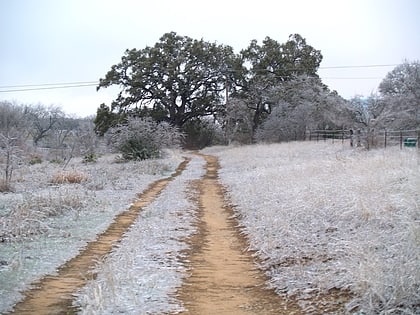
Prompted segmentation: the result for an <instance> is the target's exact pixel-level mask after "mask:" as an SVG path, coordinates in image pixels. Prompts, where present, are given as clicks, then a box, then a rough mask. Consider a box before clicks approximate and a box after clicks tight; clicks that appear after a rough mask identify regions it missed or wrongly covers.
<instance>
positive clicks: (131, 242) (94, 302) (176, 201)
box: [75, 157, 204, 315]
mask: <svg viewBox="0 0 420 315" xmlns="http://www.w3.org/2000/svg"><path fill="white" fill-rule="evenodd" d="M203 175H204V160H203V159H202V158H198V157H193V158H192V160H191V161H190V163H189V164H188V166H187V169H186V170H184V172H183V173H182V174H181V175H180V176H178V177H176V178H175V179H174V180H173V181H171V182H170V183H169V185H168V186H167V187H166V188H165V189H164V190H163V191H162V193H161V194H160V195H159V196H158V197H157V198H156V199H155V200H154V201H153V202H152V203H151V204H150V205H149V206H147V207H145V208H144V209H143V210H142V211H141V214H140V216H139V218H138V219H137V220H136V222H135V223H134V224H133V226H132V227H131V228H130V230H129V231H128V232H127V233H126V234H125V235H124V238H123V239H122V241H121V242H120V243H119V245H118V247H117V248H115V249H114V250H113V251H112V252H111V253H110V254H109V255H108V256H107V257H106V258H105V259H104V261H102V262H101V263H100V264H99V265H98V266H97V267H96V273H97V276H96V279H95V280H92V281H90V282H89V283H88V284H87V285H86V286H85V287H84V288H83V289H81V290H80V291H79V292H78V293H77V300H76V302H75V305H76V306H77V307H79V308H80V309H81V310H80V312H79V313H80V314H85V315H87V314H119V313H124V314H150V313H153V314H157V313H158V314H162V313H165V314H166V313H169V312H172V313H173V312H179V311H181V310H182V309H183V307H182V305H181V304H180V302H179V301H177V300H176V298H175V293H176V289H177V288H178V287H180V286H181V285H182V279H183V278H184V277H185V276H186V267H185V266H184V264H183V258H185V252H184V251H185V250H186V249H187V248H188V244H187V243H186V240H187V238H188V237H189V236H191V235H192V234H193V233H194V232H195V227H194V223H195V220H196V217H195V214H196V211H197V209H196V208H197V205H196V204H195V203H194V202H193V201H191V195H190V194H191V191H189V189H188V186H189V183H190V182H191V181H193V180H196V179H199V178H200V177H201V176H203Z"/></svg>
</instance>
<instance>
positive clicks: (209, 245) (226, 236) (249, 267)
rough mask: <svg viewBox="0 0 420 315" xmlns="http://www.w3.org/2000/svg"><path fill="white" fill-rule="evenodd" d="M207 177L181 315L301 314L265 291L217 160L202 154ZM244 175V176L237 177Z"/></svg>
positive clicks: (182, 290)
mask: <svg viewBox="0 0 420 315" xmlns="http://www.w3.org/2000/svg"><path fill="white" fill-rule="evenodd" d="M203 158H205V160H206V162H207V165H206V168H207V172H206V175H205V176H204V177H203V178H202V179H201V180H199V181H197V182H196V184H197V185H198V188H199V191H200V195H199V196H198V197H197V198H198V202H199V205H200V222H199V223H198V228H199V232H198V233H197V234H196V235H195V236H193V238H191V239H190V245H191V250H190V253H189V257H188V261H189V262H190V263H189V268H190V273H191V275H190V277H189V278H187V280H185V283H184V285H183V286H182V287H181V288H180V290H179V291H178V298H180V299H181V301H182V302H183V305H184V307H185V308H186V309H187V311H185V312H183V313H181V314H183V315H189V314H194V315H207V314H208V315H210V314H212V315H213V314H218V315H223V314H226V315H227V314H229V315H241V314H244V315H245V314H247V315H249V314H260V315H274V314H275V315H280V314H301V311H300V309H299V307H298V306H297V305H296V304H292V303H289V302H287V301H285V300H284V299H282V298H280V297H279V296H278V295H277V294H276V293H275V292H274V291H273V290H269V289H267V288H266V287H265V280H266V279H265V277H264V275H263V274H262V272H261V271H259V270H258V269H257V268H256V267H255V264H254V263H253V260H252V257H251V255H250V254H249V252H246V251H245V248H246V246H247V243H246V240H245V239H244V237H243V236H241V234H240V232H239V230H238V228H237V222H236V220H235V219H233V218H232V215H233V211H232V209H230V208H229V207H228V206H227V205H226V201H225V197H224V194H223V188H222V186H221V184H220V183H219V181H218V175H217V172H218V169H219V164H218V160H217V158H216V157H214V156H210V155H203ZM238 176H240V174H238Z"/></svg>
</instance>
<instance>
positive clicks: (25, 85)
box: [0, 81, 98, 89]
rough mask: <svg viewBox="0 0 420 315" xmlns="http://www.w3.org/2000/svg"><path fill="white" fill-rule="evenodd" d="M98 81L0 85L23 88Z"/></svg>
mask: <svg viewBox="0 0 420 315" xmlns="http://www.w3.org/2000/svg"><path fill="white" fill-rule="evenodd" d="M97 83H98V81H81V82H62V83H42V84H20V85H2V86H0V89H3V88H23V87H34V86H36V87H38V86H53V85H60V86H63V85H75V84H97Z"/></svg>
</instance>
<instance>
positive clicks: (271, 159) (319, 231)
mask: <svg viewBox="0 0 420 315" xmlns="http://www.w3.org/2000/svg"><path fill="white" fill-rule="evenodd" d="M218 150H220V151H219V152H217V151H216V150H215V149H213V151H210V153H211V152H214V153H218V154H219V155H220V157H221V166H222V169H221V171H220V176H221V178H222V180H223V182H224V184H225V185H226V186H227V187H228V190H229V192H230V195H231V198H232V201H233V203H234V204H235V205H236V209H237V213H238V216H239V218H240V220H241V225H242V226H244V232H245V233H246V234H247V235H248V236H249V238H250V240H251V248H252V249H253V250H255V251H256V253H257V254H258V255H259V257H260V258H261V259H262V264H261V267H262V268H263V269H264V270H265V271H266V272H267V274H268V275H269V277H270V278H271V281H270V283H271V285H272V286H273V287H274V288H276V290H277V291H278V292H279V293H280V294H285V295H288V296H291V295H294V296H298V297H301V298H302V297H304V298H307V297H311V296H312V298H314V297H316V296H318V295H320V294H328V292H330V291H331V290H336V289H340V290H342V291H344V292H346V291H347V290H350V291H351V292H352V294H353V296H352V298H351V301H350V303H349V304H347V311H348V312H349V313H357V314H418V312H419V311H420V295H419V289H420V269H419V268H418V266H420V247H419V244H420V243H419V239H420V238H419V235H420V208H419V205H420V164H419V156H418V155H417V153H416V151H415V150H407V149H405V150H400V149H399V148H388V149H387V150H372V151H364V150H357V149H351V148H350V147H347V146H342V145H341V144H335V145H333V144H331V143H325V144H324V143H319V144H315V143H288V144H280V145H256V146H247V147H239V148H228V149H218ZM305 303H306V304H305V305H302V306H303V308H304V310H305V312H306V314H315V313H317V306H316V305H311V304H310V300H308V302H305ZM318 313H320V312H319V309H318Z"/></svg>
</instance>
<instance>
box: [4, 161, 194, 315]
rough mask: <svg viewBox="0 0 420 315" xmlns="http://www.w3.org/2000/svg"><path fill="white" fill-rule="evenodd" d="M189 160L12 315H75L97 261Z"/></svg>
mask: <svg viewBox="0 0 420 315" xmlns="http://www.w3.org/2000/svg"><path fill="white" fill-rule="evenodd" d="M188 162H189V160H188V159H185V160H184V161H183V162H182V163H181V164H180V165H179V166H178V168H177V170H176V171H175V173H174V174H172V176H171V177H169V178H166V179H162V180H158V181H156V182H154V183H152V184H151V185H150V186H149V188H148V189H147V190H146V191H144V192H143V193H142V194H140V195H139V196H138V197H137V201H136V202H134V204H133V205H132V206H131V207H130V208H129V209H128V210H127V211H124V212H122V213H121V214H119V215H118V216H117V217H116V218H115V220H114V222H113V223H112V224H111V225H110V226H109V227H108V229H107V230H106V231H105V232H103V233H102V234H101V235H99V236H98V237H97V239H96V240H95V241H93V242H91V243H89V244H88V245H87V247H86V248H85V249H84V250H83V251H82V252H80V254H79V255H78V256H76V257H74V258H73V259H71V260H70V261H68V262H67V263H66V264H64V265H63V266H62V267H60V268H59V270H58V272H57V274H56V275H49V276H46V277H44V278H43V279H41V280H40V281H39V283H35V284H34V289H32V290H29V291H28V292H27V293H26V295H25V299H24V300H23V301H21V302H20V303H18V304H16V306H15V307H14V311H13V312H12V314H31V315H32V314H74V313H76V311H77V310H75V309H74V308H73V307H72V301H73V293H74V292H76V290H77V289H79V288H80V287H82V286H83V285H85V284H86V282H87V281H88V280H89V279H92V278H94V277H95V275H94V273H93V272H92V270H93V268H94V267H95V265H96V262H97V261H100V260H101V259H103V257H104V256H105V255H106V254H108V253H109V252H110V251H111V250H112V248H113V246H114V244H116V243H117V242H118V241H119V240H120V239H121V238H122V236H123V234H124V233H125V232H126V231H127V229H128V228H129V227H130V226H131V225H132V224H133V223H134V221H135V220H136V219H137V217H138V215H139V213H140V211H141V209H142V208H144V207H145V206H147V205H148V204H150V203H151V202H152V201H153V200H154V199H155V198H156V197H157V195H158V194H159V193H160V192H161V191H162V190H163V189H164V188H165V187H166V186H167V185H168V183H169V182H170V180H171V179H173V178H174V177H175V176H178V175H180V174H181V172H182V171H183V170H184V169H185V168H186V166H187V164H188Z"/></svg>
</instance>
